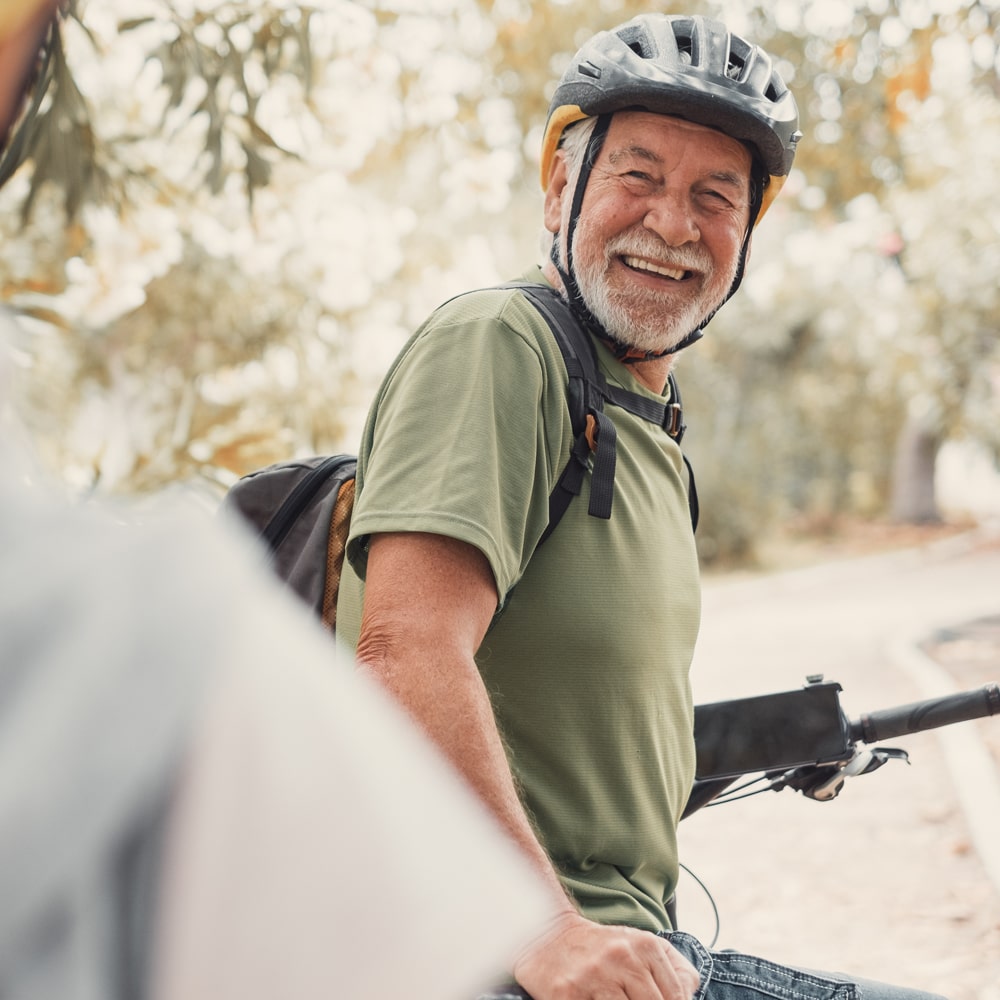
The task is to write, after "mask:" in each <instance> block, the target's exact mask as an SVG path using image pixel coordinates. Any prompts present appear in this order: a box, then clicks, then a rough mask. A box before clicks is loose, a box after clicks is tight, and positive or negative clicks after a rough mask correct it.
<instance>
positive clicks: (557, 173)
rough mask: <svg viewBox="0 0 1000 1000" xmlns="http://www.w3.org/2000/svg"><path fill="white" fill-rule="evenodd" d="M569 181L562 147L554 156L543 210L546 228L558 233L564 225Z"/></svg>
mask: <svg viewBox="0 0 1000 1000" xmlns="http://www.w3.org/2000/svg"><path fill="white" fill-rule="evenodd" d="M568 182H569V177H568V176H567V173H566V154H565V153H564V152H563V151H562V150H561V149H560V150H556V155H555V156H553V157H552V166H551V167H550V168H549V183H548V187H546V188H545V204H544V209H543V212H542V219H543V221H544V223H545V228H546V229H547V230H548V231H549V232H550V233H558V232H559V228H560V226H561V225H562V218H563V196H564V195H568V193H569V192H568V189H567V184H568Z"/></svg>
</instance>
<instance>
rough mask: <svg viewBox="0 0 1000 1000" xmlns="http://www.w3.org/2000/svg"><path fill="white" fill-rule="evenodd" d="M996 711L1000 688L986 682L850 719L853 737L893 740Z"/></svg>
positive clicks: (865, 739) (864, 739)
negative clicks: (968, 688) (966, 689)
mask: <svg viewBox="0 0 1000 1000" xmlns="http://www.w3.org/2000/svg"><path fill="white" fill-rule="evenodd" d="M997 713H1000V687H998V686H997V685H996V684H986V685H984V686H983V687H981V688H976V689H975V690H973V691H961V692H959V693H958V694H949V695H945V696H944V697H941V698H929V699H927V700H926V701H915V702H913V703H912V704H910V705H900V706H899V707H898V708H886V709H882V710H881V711H878V712H870V713H869V714H867V715H862V716H861V718H860V719H857V720H856V721H852V722H851V739H853V740H859V741H861V742H862V743H874V742H876V741H877V740H891V739H893V738H894V737H896V736H905V735H906V734H907V733H921V732H923V731H924V730H926V729H938V728H939V727H941V726H950V725H953V724H954V723H956V722H968V721H969V720H970V719H982V718H985V717H986V716H988V715H996V714H997Z"/></svg>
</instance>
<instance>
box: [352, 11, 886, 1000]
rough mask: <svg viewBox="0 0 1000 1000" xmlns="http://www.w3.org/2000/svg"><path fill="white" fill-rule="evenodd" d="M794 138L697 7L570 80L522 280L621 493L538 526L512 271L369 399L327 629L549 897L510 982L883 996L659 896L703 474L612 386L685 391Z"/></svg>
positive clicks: (557, 465) (587, 489)
mask: <svg viewBox="0 0 1000 1000" xmlns="http://www.w3.org/2000/svg"><path fill="white" fill-rule="evenodd" d="M799 137H800V134H799V131H798V116H797V112H796V108H795V102H794V100H793V98H792V96H791V94H790V93H789V91H788V89H787V88H786V87H785V85H784V83H783V82H782V80H781V78H780V77H779V75H778V74H777V73H776V72H775V71H774V69H773V66H772V61H771V59H770V58H769V57H768V56H767V54H766V53H764V52H763V51H762V50H761V49H759V48H757V47H756V46H754V45H752V44H750V43H748V42H747V41H745V40H744V39H742V38H739V37H737V36H736V35H733V34H731V33H730V32H729V31H728V30H727V29H726V27H725V26H724V25H723V24H721V23H719V22H717V21H713V20H708V19H704V18H699V17H677V16H667V15H661V14H648V15H643V16H640V17H638V18H635V19H634V20H632V21H630V22H628V23H627V24H624V25H622V26H620V27H619V28H616V29H615V30H613V31H610V32H603V33H601V34H599V35H597V36H596V37H595V38H593V39H592V40H591V41H590V42H588V43H587V44H586V45H585V46H584V47H583V48H582V49H581V50H580V51H579V52H578V53H577V54H576V55H575V56H574V58H573V60H572V61H571V63H570V66H569V69H568V70H567V72H566V74H565V76H564V77H563V80H562V81H561V83H560V84H559V86H558V87H557V89H556V91H555V96H554V98H553V101H552V106H551V108H550V113H549V119H548V124H547V127H546V131H545V135H544V139H543V146H542V157H541V169H542V184H543V187H544V189H545V199H544V211H543V218H544V225H545V229H546V231H547V234H548V243H549V253H548V256H547V259H546V260H545V261H544V263H543V265H542V267H541V268H535V269H533V270H532V271H531V272H529V273H528V274H526V275H524V276H523V277H522V279H521V284H522V285H523V286H527V285H532V284H534V285H538V284H542V285H545V286H546V287H547V288H550V289H551V288H554V289H556V290H557V291H558V292H559V293H560V294H561V296H562V297H563V299H564V300H565V302H566V303H567V304H568V306H569V308H570V309H571V311H572V319H573V322H575V323H577V324H579V326H581V327H582V328H583V329H584V330H585V331H586V333H587V335H588V336H589V338H590V342H591V343H592V347H593V350H594V352H596V357H597V360H598V364H599V367H600V372H601V374H602V376H603V378H604V379H605V380H606V383H607V394H606V399H605V402H606V403H608V404H610V406H609V409H610V410H611V413H610V416H611V419H612V422H613V428H612V430H613V431H614V437H615V438H616V446H615V448H614V451H615V456H616V461H615V463H614V466H613V469H614V478H613V505H612V512H611V515H610V517H603V516H591V509H590V507H589V506H588V503H587V502H586V499H587V495H588V494H590V497H591V500H592V499H593V495H594V493H595V492H596V486H597V476H598V464H599V462H598V459H597V458H595V459H594V460H593V461H592V462H590V463H589V467H588V469H587V472H586V473H585V475H584V481H583V487H582V493H583V496H582V497H580V498H579V499H578V500H575V501H573V502H570V504H569V506H568V508H567V509H566V511H565V514H564V516H563V517H562V520H561V521H560V522H559V526H558V529H557V530H555V531H554V532H552V534H551V536H548V537H545V536H546V529H547V528H548V527H549V498H550V495H551V494H552V493H553V491H554V490H555V489H556V484H557V480H558V478H559V476H560V470H562V469H563V467H564V466H565V464H566V461H567V457H568V456H569V454H570V452H571V450H572V449H573V448H574V442H575V439H574V430H573V427H572V421H571V416H570V412H569V407H568V405H567V367H566V364H565V363H564V360H563V356H562V354H561V352H560V350H559V348H558V346H557V343H556V340H555V337H554V336H553V333H552V331H551V330H550V328H549V326H548V325H547V323H546V322H545V320H544V319H543V318H542V316H541V315H540V314H539V312H538V310H537V309H536V308H535V306H534V305H533V304H532V301H529V299H528V297H526V294H524V293H523V292H522V291H520V290H519V289H518V288H517V287H511V286H504V287H502V288H498V289H487V290H482V291H477V292H473V293H470V294H467V295H464V296H460V297H458V298H456V299H454V300H452V301H451V302H449V303H447V304H445V305H444V306H442V307H441V308H440V309H439V310H437V312H435V313H434V315H432V316H431V317H430V319H429V320H427V322H426V323H425V324H424V325H423V326H422V327H421V328H420V329H419V330H418V331H417V332H416V333H415V335H414V336H413V338H412V339H411V340H410V342H409V343H408V344H407V346H406V347H405V348H404V350H403V352H402V353H401V355H400V357H399V358H398V359H397V361H396V363H395V365H394V366H393V368H392V369H391V371H390V372H389V374H388V376H387V377H386V379H385V381H384V383H383V385H382V387H381V389H380V391H379V393H378V396H377V398H376V401H375V404H374V406H373V408H372V411H371V413H370V416H369V420H368V423H367V426H366V430H365V434H364V438H363V441H362V447H361V455H360V464H359V474H358V481H357V488H358V496H357V501H356V507H355V512H354V518H353V523H352V537H351V540H350V543H349V546H348V556H349V560H350V563H351V571H350V572H348V573H346V574H345V578H344V580H343V581H342V587H341V598H340V606H339V610H338V630H339V633H340V634H341V636H343V637H345V638H347V639H348V640H349V641H352V640H353V641H356V645H357V652H358V656H359V659H360V660H361V661H362V663H364V664H365V665H366V667H367V668H368V670H370V671H371V672H372V673H373V674H374V675H375V676H376V677H378V678H379V679H380V680H381V682H382V683H383V684H384V685H385V686H386V687H387V688H388V689H389V691H390V692H392V694H393V695H394V696H395V697H396V698H397V699H398V700H399V701H400V702H401V703H402V704H403V705H404V706H405V707H406V709H407V710H408V711H409V712H410V713H411V714H412V715H413V716H414V717H415V718H416V719H417V720H418V722H419V724H420V725H421V726H422V728H423V729H424V730H425V731H426V732H427V733H428V734H430V736H431V737H432V739H433V740H434V741H435V742H436V743H437V744H438V745H439V746H440V747H441V748H442V749H443V750H444V752H445V753H446V754H447V756H448V757H450V759H451V760H452V761H453V762H454V763H455V765H456V766H457V767H458V768H459V769H460V770H461V771H462V772H463V774H464V775H465V777H466V779H467V781H468V782H469V784H470V785H471V786H472V787H473V789H475V791H476V792H477V794H478V795H479V796H480V797H481V798H482V800H483V801H484V802H485V803H486V804H487V806H488V807H489V809H490V810H491V811H492V812H493V813H494V815H496V816H497V818H498V819H499V820H500V822H501V823H502V824H503V825H504V827H505V828H506V829H507V830H508V831H509V833H510V835H511V837H512V838H513V839H514V840H515V841H516V842H517V843H518V844H519V845H520V847H521V849H522V850H523V851H524V852H525V854H526V855H527V856H528V857H529V858H530V859H531V860H532V861H533V863H534V865H535V868H536V869H537V871H538V877H539V879H540V880H542V882H543V883H544V884H545V885H546V886H548V888H549V890H550V892H551V893H552V896H553V898H554V899H556V900H557V904H558V906H559V908H560V913H559V916H558V918H557V919H556V921H555V922H554V924H553V925H552V927H551V928H550V930H549V932H548V933H547V934H546V935H544V936H543V937H541V938H540V939H539V940H537V941H536V942H534V944H533V945H532V946H531V947H529V948H528V949H527V950H526V951H525V952H524V953H523V954H522V955H521V956H520V958H519V960H518V961H517V963H516V964H515V966H514V968H513V970H512V972H513V978H514V979H515V980H516V982H517V983H518V984H519V986H515V985H513V983H512V984H511V985H510V986H508V987H505V988H503V990H502V991H501V992H500V993H499V994H497V995H500V996H510V997H523V996H524V995H525V992H524V991H527V993H530V995H531V996H533V997H534V998H535V1000H562V998H572V1000H590V998H592V1000H598V998H601V1000H603V998H612V997H615V998H621V997H628V998H629V1000H662V998H669V1000H690V998H691V997H692V996H693V995H697V996H699V997H700V996H701V995H703V994H704V993H705V991H707V995H708V996H709V997H722V996H723V995H726V996H727V997H729V996H730V995H731V996H732V997H733V998H735V997H736V995H737V994H739V995H740V996H741V997H742V996H743V995H745V994H746V993H748V992H749V993H758V992H765V993H770V994H771V995H776V996H783V997H798V998H803V1000H810V998H816V1000H820V998H823V1000H835V998H845V1000H849V998H852V997H855V996H857V995H858V994H859V991H860V992H862V993H863V994H864V995H865V996H866V997H871V996H876V995H879V993H878V991H880V990H886V991H891V988H888V987H881V986H878V987H876V986H873V985H872V984H866V985H865V986H864V988H863V989H862V988H861V987H859V986H858V984H857V983H856V982H846V981H841V980H839V979H836V978H835V977H827V976H817V975H806V974H799V973H796V972H794V971H791V970H788V969H783V968H779V967H776V966H771V965H769V964H768V963H766V962H762V961H761V960H758V959H753V958H750V957H748V956H742V955H736V954H735V953H722V954H711V953H709V952H708V951H707V950H706V949H705V948H704V947H703V946H702V945H701V944H700V943H698V942H697V941H695V940H694V939H693V938H691V937H690V936H689V935H686V934H682V933H678V932H676V931H675V930H674V929H673V928H672V924H671V918H670V915H669V914H670V905H669V901H670V899H671V897H672V895H673V893H674V889H675V885H676V881H677V871H678V858H677V841H676V827H677V823H678V821H679V819H680V816H681V813H682V811H683V809H684V805H685V802H686V800H687V797H688V794H689V791H690V787H691V782H692V778H693V772H694V744H693V737H692V728H693V727H692V704H691V691H690V685H689V677H688V673H689V668H690V664H691V657H692V652H693V649H694V644H695V639H696V636H697V632H698V625H699V615H700V596H699V580H698V561H697V556H696V551H695V544H694V537H693V531H692V525H691V518H690V514H689V489H690V488H691V482H690V479H689V474H688V470H687V468H686V464H685V461H684V459H683V456H682V454H681V452H680V449H679V446H678V442H677V440H676V437H675V436H673V435H672V434H671V433H670V429H669V428H667V427H665V426H663V425H662V424H660V423H654V422H650V420H649V419H647V418H646V417H644V416H643V415H642V413H641V412H640V411H642V410H643V407H642V406H640V405H636V406H635V407H634V409H635V410H636V411H637V412H632V410H631V409H629V408H628V407H625V406H624V405H615V404H617V403H618V401H619V400H623V399H628V400H631V401H633V402H634V401H635V400H641V401H642V402H644V403H649V404H653V403H656V404H659V405H662V404H663V403H664V401H665V399H666V398H667V397H668V395H669V394H670V393H671V391H672V390H671V384H670V379H669V375H670V369H671V366H672V364H673V361H674V357H675V355H676V354H677V352H678V351H680V350H681V349H683V348H685V347H687V346H688V345H690V344H692V343H693V342H694V341H696V340H697V339H698V338H699V337H700V336H701V329H702V327H704V325H705V323H706V322H707V321H708V320H709V318H710V317H711V316H712V315H713V313H714V312H715V311H716V310H717V309H718V308H719V306H720V305H722V303H723V302H724V301H725V300H726V299H727V298H728V297H729V296H730V295H732V294H733V292H734V291H735V290H736V288H737V287H738V285H739V283H740V281H741V278H742V275H743V270H744V266H745V263H746V258H747V253H748V251H749V245H750V238H751V233H752V231H753V228H754V225H755V224H756V222H757V221H758V219H759V218H760V216H761V215H762V214H763V213H764V211H765V210H766V209H767V207H768V206H769V205H770V203H771V201H772V200H773V198H774V196H775V195H776V194H777V192H778V189H779V188H780V187H781V183H782V181H783V180H784V179H785V178H786V177H787V175H788V172H789V170H790V168H791V164H792V159H793V156H794V152H795V146H796V144H797V142H798V140H799ZM605 416H606V415H605ZM598 428H599V429H598V434H597V437H596V441H594V442H591V444H592V446H593V447H595V449H596V452H597V453H598V455H599V453H600V450H601V446H602V439H604V443H605V444H606V443H607V439H606V438H605V435H606V434H608V430H607V428H608V425H607V424H603V425H600V424H599V425H598ZM602 474H603V472H602ZM605 513H606V511H605ZM542 541H544V545H541V544H540V542H542ZM461 877H462V874H461V872H458V871H442V872H441V878H442V880H444V881H446V882H447V881H451V880H454V879H461ZM431 903H432V901H428V905H429V906H430V905H431ZM699 991H700V992H699Z"/></svg>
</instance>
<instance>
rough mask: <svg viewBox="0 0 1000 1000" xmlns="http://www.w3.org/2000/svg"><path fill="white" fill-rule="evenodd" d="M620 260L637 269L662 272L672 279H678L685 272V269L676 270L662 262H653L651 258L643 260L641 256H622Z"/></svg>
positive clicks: (656, 272)
mask: <svg viewBox="0 0 1000 1000" xmlns="http://www.w3.org/2000/svg"><path fill="white" fill-rule="evenodd" d="M622 260H623V261H624V262H625V263H626V264H627V265H628V266H629V267H632V268H635V269H636V270H637V271H650V272H651V273H653V274H662V275H663V276H664V277H665V278H673V279H674V281H680V280H681V278H683V277H684V275H685V274H687V272H686V271H681V270H678V269H677V268H675V267H664V266H663V265H662V264H654V263H653V262H652V261H651V260H645V259H643V258H642V257H623V258H622Z"/></svg>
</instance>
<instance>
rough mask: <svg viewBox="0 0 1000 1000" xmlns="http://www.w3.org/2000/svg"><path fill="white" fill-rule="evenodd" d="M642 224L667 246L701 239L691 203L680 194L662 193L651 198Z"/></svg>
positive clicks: (676, 245)
mask: <svg viewBox="0 0 1000 1000" xmlns="http://www.w3.org/2000/svg"><path fill="white" fill-rule="evenodd" d="M642 224H643V225H644V226H645V227H646V229H648V230H649V231H650V232H651V233H655V234H656V235H657V236H659V237H660V239H661V240H663V242H664V243H666V244H667V246H671V247H679V246H683V245H684V244H685V243H697V242H698V240H699V239H701V230H700V229H699V228H698V223H697V222H696V221H695V218H694V213H693V211H692V208H691V205H690V203H689V201H688V199H687V198H685V197H684V196H683V195H681V194H664V195H661V196H660V197H658V198H656V199H655V200H653V201H652V202H651V203H650V205H649V207H648V209H647V211H646V215H645V217H644V218H643V220H642Z"/></svg>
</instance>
